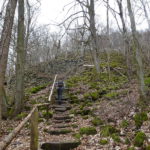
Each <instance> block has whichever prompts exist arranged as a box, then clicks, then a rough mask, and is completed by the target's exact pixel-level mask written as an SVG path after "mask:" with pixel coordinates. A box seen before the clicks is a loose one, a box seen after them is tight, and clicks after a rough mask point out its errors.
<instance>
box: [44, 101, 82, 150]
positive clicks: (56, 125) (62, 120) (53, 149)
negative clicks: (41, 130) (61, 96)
mask: <svg viewBox="0 0 150 150" xmlns="http://www.w3.org/2000/svg"><path fill="white" fill-rule="evenodd" d="M53 109H54V115H53V118H52V120H51V122H52V124H51V128H50V130H47V131H46V132H47V133H49V134H50V135H52V136H54V137H55V138H56V139H59V140H50V142H47V143H43V144H42V145H41V149H42V150H71V149H74V148H76V147H78V146H79V145H80V141H77V140H76V139H74V140H67V136H68V134H70V135H71V134H72V133H73V130H72V128H71V125H72V122H73V121H74V118H73V117H72V116H70V115H69V110H70V109H71V105H70V104H69V103H68V102H67V101H63V104H61V105H59V104H55V105H54V106H53ZM72 139H73V138H72Z"/></svg>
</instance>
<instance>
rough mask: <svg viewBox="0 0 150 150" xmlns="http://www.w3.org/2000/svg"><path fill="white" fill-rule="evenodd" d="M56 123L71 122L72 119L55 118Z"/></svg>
mask: <svg viewBox="0 0 150 150" xmlns="http://www.w3.org/2000/svg"><path fill="white" fill-rule="evenodd" d="M53 122H54V123H69V122H71V119H66V120H53Z"/></svg>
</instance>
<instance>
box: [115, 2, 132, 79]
mask: <svg viewBox="0 0 150 150" xmlns="http://www.w3.org/2000/svg"><path fill="white" fill-rule="evenodd" d="M117 4H118V8H119V17H120V19H121V23H122V31H123V32H122V35H123V40H124V47H125V53H126V64H127V68H128V72H127V74H128V79H129V80H131V76H132V53H131V47H130V42H129V37H128V35H127V34H128V33H127V27H126V24H125V19H124V16H123V4H122V0H117Z"/></svg>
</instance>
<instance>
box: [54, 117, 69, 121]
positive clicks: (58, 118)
mask: <svg viewBox="0 0 150 150" xmlns="http://www.w3.org/2000/svg"><path fill="white" fill-rule="evenodd" d="M53 119H55V120H67V119H71V117H70V116H54V117H53Z"/></svg>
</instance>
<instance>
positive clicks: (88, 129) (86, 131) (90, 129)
mask: <svg viewBox="0 0 150 150" xmlns="http://www.w3.org/2000/svg"><path fill="white" fill-rule="evenodd" d="M96 133H97V131H96V129H95V128H94V127H83V128H80V134H81V135H82V134H86V135H94V134H96Z"/></svg>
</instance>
